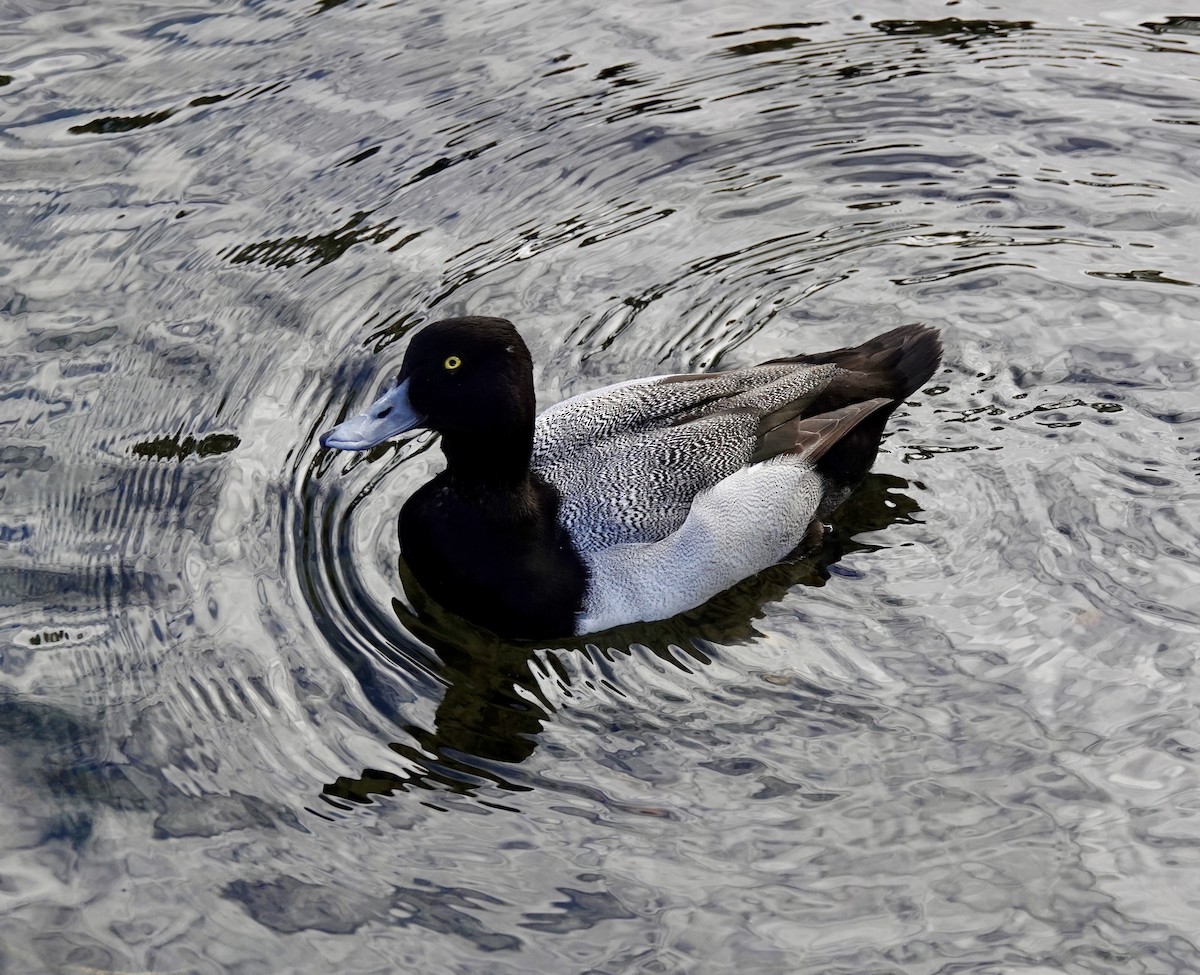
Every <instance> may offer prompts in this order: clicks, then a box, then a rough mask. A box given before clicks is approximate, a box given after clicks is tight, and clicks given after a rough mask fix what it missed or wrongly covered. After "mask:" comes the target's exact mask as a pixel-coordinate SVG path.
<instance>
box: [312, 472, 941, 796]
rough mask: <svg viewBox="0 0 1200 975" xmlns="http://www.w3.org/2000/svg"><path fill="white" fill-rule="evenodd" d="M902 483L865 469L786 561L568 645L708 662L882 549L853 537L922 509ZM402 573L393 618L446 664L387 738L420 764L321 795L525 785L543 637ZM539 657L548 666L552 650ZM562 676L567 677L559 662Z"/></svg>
mask: <svg viewBox="0 0 1200 975" xmlns="http://www.w3.org/2000/svg"><path fill="white" fill-rule="evenodd" d="M909 486H910V482H908V481H906V480H904V479H903V478H900V477H895V476H894V475H891V474H868V475H867V477H866V478H865V479H864V480H863V482H862V484H861V485H860V486H859V488H858V489H857V490H856V491H855V492H854V494H853V495H851V497H850V498H849V499H847V501H846V502H845V503H844V504H843V505H842V506H841V508H839V509H838V511H837V512H836V513H835V516H834V518H833V525H832V530H830V531H826V532H825V534H824V536H823V538H822V539H821V540H820V542H819V543H818V544H817V546H816V547H814V548H813V549H812V550H810V551H807V552H800V553H797V557H796V558H795V559H793V560H792V561H790V562H787V563H784V564H781V565H777V566H774V567H772V568H770V569H768V570H767V571H765V572H761V573H759V574H758V575H757V576H754V577H753V578H751V579H747V580H745V581H744V582H742V583H741V584H739V585H737V586H735V587H734V588H733V589H730V590H728V591H727V592H724V593H721V594H720V595H719V596H717V597H715V598H714V599H711V600H709V601H708V602H707V603H705V604H704V605H703V606H700V607H698V608H697V609H695V610H692V611H691V612H688V613H684V614H683V615H681V616H678V617H675V618H674V619H671V620H664V621H662V622H657V623H636V624H629V625H627V626H623V627H619V628H617V629H613V630H609V631H607V632H606V633H603V634H600V635H598V636H593V637H573V638H571V640H570V642H568V643H566V644H565V648H566V649H569V650H574V652H578V653H591V652H594V651H595V649H596V647H600V648H611V647H617V648H620V647H628V646H630V645H631V644H634V643H636V644H640V645H641V646H643V647H646V648H648V649H649V650H650V651H651V652H653V653H655V654H657V655H658V656H660V657H662V658H663V659H664V660H666V661H668V662H670V663H671V664H672V665H675V666H680V665H681V661H680V654H681V653H682V654H686V655H687V658H688V659H689V660H691V661H694V662H695V664H696V665H697V666H704V665H706V664H707V663H708V662H709V660H708V657H707V656H705V654H704V652H703V650H702V649H701V648H702V647H703V646H704V644H705V643H717V644H724V645H736V644H739V643H746V642H749V641H751V640H753V639H754V638H755V637H757V636H758V635H759V634H758V631H757V630H756V629H755V628H754V621H755V620H756V619H757V618H759V617H761V616H762V615H763V609H762V607H763V606H764V605H765V604H766V603H769V602H772V601H774V600H778V599H780V598H781V597H782V596H783V595H784V594H785V593H786V592H787V591H788V590H789V589H791V588H793V587H795V586H798V585H800V586H822V585H824V584H825V582H826V580H827V579H829V577H830V567H831V566H833V565H835V564H836V563H837V562H838V561H839V560H840V559H842V558H843V557H845V556H846V555H849V554H851V553H853V552H861V551H870V550H873V549H877V548H880V547H881V546H879V545H871V544H867V543H864V542H861V541H858V540H857V537H858V536H860V535H863V534H866V533H868V532H874V531H880V530H882V529H885V528H887V527H889V526H890V525H894V524H896V523H898V522H912V521H915V520H916V517H915V516H916V515H917V514H918V512H920V511H921V507H920V505H918V504H917V502H916V501H915V500H914V499H913V498H912V497H910V496H909V495H908V494H906V493H905V491H906V490H907V489H908V488H909ZM401 576H402V581H403V583H404V587H405V592H406V593H408V594H409V595H410V596H411V597H412V598H413V602H414V605H415V606H416V607H417V612H416V613H414V612H413V611H412V610H410V609H409V608H408V607H407V606H406V605H405V604H404V603H402V602H401V601H400V600H393V603H392V606H393V609H394V611H395V612H396V615H397V617H398V618H399V620H400V622H401V624H403V626H404V627H405V628H406V629H408V630H409V631H410V632H411V633H413V634H414V635H415V636H417V637H418V638H419V639H420V640H422V641H423V642H424V643H425V644H426V645H427V646H429V647H431V648H432V649H433V650H434V651H436V652H437V654H438V656H439V658H440V659H441V661H442V666H443V671H442V675H441V676H442V678H443V679H444V680H445V682H446V684H447V689H446V693H445V696H444V697H443V698H442V702H441V704H440V705H439V706H438V709H437V716H436V728H435V730H432V731H430V730H427V729H425V728H419V727H415V726H409V727H407V728H406V729H405V730H406V731H407V732H408V733H409V734H410V735H411V736H412V740H411V741H410V742H395V743H393V744H392V745H391V746H390V747H391V748H392V750H393V751H395V752H397V753H398V754H399V755H401V756H402V757H403V758H405V759H406V760H407V761H408V762H409V763H411V764H412V765H413V766H414V767H415V768H416V769H418V770H419V771H416V772H413V773H411V774H408V775H402V774H398V773H395V772H387V771H378V770H373V769H366V770H364V771H363V773H362V774H361V775H360V776H358V777H357V778H349V777H342V778H339V779H338V780H337V781H336V782H333V783H331V784H329V785H326V786H325V788H324V789H323V790H322V793H323V796H324V798H325V799H326V800H327V801H329V802H331V803H332V804H334V805H341V804H342V803H341V802H340V801H345V802H350V803H366V802H370V801H371V796H376V795H391V794H392V793H394V792H398V791H409V790H413V789H428V790H435V791H446V790H449V791H453V792H458V793H470V792H472V791H473V790H474V789H476V788H477V787H479V786H480V785H483V784H486V783H492V784H495V785H499V786H501V787H502V788H505V789H509V790H512V791H525V790H527V789H528V788H529V787H528V786H526V785H523V784H522V783H521V782H520V781H519V776H516V775H513V774H511V773H512V771H513V769H512V767H513V766H516V765H519V764H520V763H521V762H522V761H524V760H525V759H526V758H528V757H529V755H530V754H531V753H532V752H533V750H534V749H535V748H536V747H537V736H538V734H539V732H540V731H541V730H542V724H543V722H544V721H545V720H546V718H547V717H548V716H549V715H550V714H551V713H552V711H553V706H552V705H551V703H550V702H549V701H548V700H546V698H545V695H544V694H543V692H542V689H541V687H540V685H539V683H538V681H537V679H536V678H535V676H534V674H533V671H532V670H531V667H530V664H531V658H532V657H533V656H534V654H535V653H536V652H537V651H538V650H540V649H543V648H545V647H546V646H547V644H546V643H545V642H544V641H543V642H537V643H517V642H513V641H503V640H500V639H499V638H498V637H496V636H494V635H493V634H491V633H489V632H488V631H486V630H482V629H479V628H478V627H474V626H472V625H471V624H470V623H467V622H466V621H464V620H461V619H459V618H457V617H453V616H451V615H449V614H447V613H445V612H444V611H442V610H441V609H440V608H439V607H438V606H436V605H435V604H432V603H429V602H428V601H427V600H423V599H422V598H421V596H420V588H419V587H418V586H417V585H416V583H415V581H414V580H413V579H412V577H411V575H409V574H408V573H407V571H406V569H405V567H404V566H403V564H402V565H401ZM545 656H546V658H547V659H548V660H549V661H550V663H551V664H553V662H554V660H555V658H554V655H553V654H548V655H545ZM559 676H560V678H561V679H562V680H563V681H564V682H566V681H567V680H569V678H568V675H567V674H566V673H565V671H563V670H560V671H559Z"/></svg>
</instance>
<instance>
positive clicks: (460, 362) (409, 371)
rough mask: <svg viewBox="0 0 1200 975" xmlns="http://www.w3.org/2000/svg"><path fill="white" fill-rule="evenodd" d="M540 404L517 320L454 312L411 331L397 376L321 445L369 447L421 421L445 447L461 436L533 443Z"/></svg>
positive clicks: (349, 447) (356, 448)
mask: <svg viewBox="0 0 1200 975" xmlns="http://www.w3.org/2000/svg"><path fill="white" fill-rule="evenodd" d="M534 412H535V401H534V392H533V364H532V360H531V359H530V356H529V349H528V348H527V347H526V345H525V342H524V341H523V340H522V339H521V336H520V334H519V333H518V332H517V330H516V329H515V328H514V327H513V324H512V322H509V321H506V320H505V319H503V318H481V317H470V318H448V319H445V320H444V321H440V322H434V323H432V324H431V325H427V326H425V328H423V329H421V331H419V332H418V333H417V334H416V335H415V336H413V339H412V342H410V343H409V346H408V351H407V352H405V354H404V362H403V363H402V364H401V366H400V373H399V375H398V376H397V377H396V381H395V383H394V384H392V385H391V386H389V387H388V389H387V390H386V391H385V392H384V393H383V394H382V395H381V396H380V397H379V398H378V399H377V400H375V402H374V403H372V404H371V405H370V407H368V408H367V409H366V410H365V411H364V412H363V413H360V414H359V415H358V416H355V417H351V418H350V419H349V420H346V421H345V422H344V423H340V424H338V425H337V426H336V427H334V428H333V429H332V430H330V431H329V432H328V433H326V434H324V435H323V436H322V437H321V446H322V447H331V448H334V449H336V450H367V449H368V448H370V447H374V446H375V445H376V444H379V443H382V442H383V441H385V440H388V439H390V438H391V437H395V436H398V435H400V434H402V433H405V432H407V431H409V430H415V429H417V428H423V429H426V430H435V431H437V432H438V433H440V434H442V436H443V438H444V439H443V447H444V449H445V448H446V447H447V446H449V444H450V443H452V442H453V441H455V440H460V439H465V440H470V441H473V442H478V441H485V442H486V441H488V440H494V439H495V438H501V439H503V440H508V439H510V438H512V437H514V436H515V437H517V438H518V439H520V440H522V441H524V440H528V441H529V443H530V444H532V438H533V417H534Z"/></svg>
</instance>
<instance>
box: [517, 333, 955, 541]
mask: <svg viewBox="0 0 1200 975" xmlns="http://www.w3.org/2000/svg"><path fill="white" fill-rule="evenodd" d="M939 355H940V345H939V343H938V341H937V333H936V332H935V331H934V330H933V329H929V328H927V327H925V326H922V325H909V326H904V327H902V328H899V329H894V330H893V331H891V332H888V333H885V334H884V335H880V336H878V337H876V338H875V339H872V340H871V341H869V342H867V343H864V344H863V345H861V346H857V347H855V348H850V349H837V350H834V351H831V352H828V353H824V354H821V355H816V356H808V357H797V358H794V359H781V360H775V361H773V362H769V363H764V364H762V365H759V366H752V367H749V368H745V369H738V370H733V371H730V372H721V373H710V374H707V375H696V376H657V377H653V378H650V379H639V380H632V381H629V382H624V383H619V384H617V385H614V386H607V387H604V388H602V389H598V390H594V391H592V392H590V393H584V394H582V395H580V396H576V397H573V398H572V399H569V400H565V401H564V402H562V403H559V404H558V405H557V406H554V407H551V408H550V409H548V410H547V411H545V412H544V413H542V414H541V415H540V416H539V417H538V420H537V426H536V430H535V434H534V454H533V468H534V470H535V471H537V472H538V473H539V474H541V475H542V477H544V478H545V479H546V480H547V481H548V482H549V483H550V484H552V485H553V486H554V487H555V488H556V489H557V490H558V492H559V494H560V496H561V502H560V513H559V520H560V523H561V524H562V525H563V527H564V528H565V529H566V530H567V531H568V533H569V534H570V536H571V537H572V539H573V540H574V541H575V544H576V545H577V547H578V548H579V550H580V551H581V552H582V553H585V554H586V553H588V552H595V551H600V550H603V549H606V548H608V547H610V546H613V545H620V544H627V543H637V542H657V541H660V540H662V539H664V538H666V537H667V536H668V535H669V534H671V532H673V531H675V530H676V529H678V528H679V527H680V526H681V525H682V524H683V522H684V520H685V519H686V518H687V515H688V512H689V511H690V510H691V506H692V502H693V500H694V499H695V498H696V496H697V495H699V494H701V493H703V492H705V491H709V490H711V489H712V488H714V487H715V486H716V485H717V484H719V483H720V482H721V481H723V480H725V479H726V478H728V477H730V476H731V475H733V474H734V473H736V472H737V471H739V470H741V469H742V468H744V467H746V466H747V465H749V464H751V463H756V462H760V461H763V460H767V459H769V458H771V457H774V456H776V455H781V454H795V453H796V452H797V449H798V448H797V445H796V436H795V434H796V424H797V423H800V422H802V421H804V420H808V419H812V418H815V417H818V416H820V415H822V414H827V413H832V412H833V411H837V410H842V409H844V408H845V407H849V406H853V405H854V404H856V403H863V402H866V401H868V400H874V399H880V398H882V399H886V400H891V401H893V402H892V403H891V404H890V405H889V406H887V407H884V408H875V409H873V410H871V411H869V414H870V415H864V417H863V418H862V419H861V422H858V423H856V424H854V425H851V426H850V427H849V428H848V429H846V431H845V438H846V443H845V447H844V449H839V446H838V445H836V444H835V445H833V446H832V447H831V446H830V445H829V444H825V445H824V446H823V448H822V449H823V460H822V464H823V466H824V470H823V471H822V476H825V477H826V478H827V480H829V481H831V482H836V486H837V487H838V488H840V487H841V486H842V485H849V484H852V483H853V482H855V481H857V480H858V479H859V478H861V476H862V474H863V473H865V472H866V470H867V469H868V468H869V467H870V465H871V463H872V462H873V461H874V458H875V453H876V450H877V448H878V443H879V438H880V436H881V435H882V432H883V426H884V424H885V423H886V421H887V417H888V416H889V415H890V414H891V411H892V409H894V407H895V405H896V404H897V402H898V401H899V400H900V399H902V398H904V397H905V396H908V395H911V393H912V392H914V391H915V390H916V389H917V388H919V386H920V385H921V384H922V383H924V382H925V381H926V380H927V379H928V378H929V375H930V374H931V373H932V371H933V368H934V367H935V366H936V363H937V361H938V357H939ZM856 429H857V431H858V432H855V430H856ZM830 486H833V485H830Z"/></svg>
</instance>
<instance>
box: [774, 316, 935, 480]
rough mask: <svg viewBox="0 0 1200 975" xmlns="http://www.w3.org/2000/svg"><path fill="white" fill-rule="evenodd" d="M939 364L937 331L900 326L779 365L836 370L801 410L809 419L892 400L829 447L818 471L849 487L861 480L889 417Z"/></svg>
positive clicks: (917, 325)
mask: <svg viewBox="0 0 1200 975" xmlns="http://www.w3.org/2000/svg"><path fill="white" fill-rule="evenodd" d="M941 359H942V343H941V340H940V339H939V337H938V331H937V329H935V328H931V327H930V326H928V325H921V324H913V325H901V326H900V327H899V328H894V329H892V330H891V331H890V332H884V333H883V334H882V335H876V336H875V337H874V338H873V339H868V340H867V341H866V342H864V343H863V344H862V345H856V346H854V347H853V348H847V349H834V350H833V351H831V352H818V353H816V354H815V355H805V356H796V357H795V358H793V359H783V360H779V361H781V362H805V363H813V364H818V363H832V364H833V365H834V366H836V367H837V369H836V370H835V372H834V374H833V377H832V378H831V379H830V382H829V385H828V386H826V387H825V389H824V390H822V392H821V394H820V395H819V396H818V397H817V399H816V400H815V401H814V402H813V403H812V405H811V406H810V407H809V408H808V409H807V410H806V411H805V412H806V413H807V414H808V415H810V416H811V415H814V414H821V413H829V412H832V411H834V410H840V409H843V408H844V407H847V406H850V405H852V404H854V403H862V402H864V401H866V400H872V399H878V398H883V399H887V400H891V403H890V405H888V406H885V407H883V408H881V409H877V410H875V411H874V412H872V414H871V415H870V416H868V417H866V419H864V420H863V421H862V422H861V423H859V424H858V425H857V426H856V427H855V428H854V429H853V430H851V431H850V432H849V433H848V434H847V435H846V436H845V437H843V438H842V439H841V440H839V441H838V442H837V443H836V444H834V445H833V446H832V447H831V448H830V449H829V450H828V452H827V453H826V454H825V456H824V457H822V458H821V460H820V461H818V463H817V469H818V470H819V471H821V473H822V474H823V475H824V476H825V477H826V478H827V479H829V480H830V481H832V482H834V483H836V484H838V485H842V486H852V485H854V484H856V483H857V482H858V481H859V480H861V479H862V477H863V475H864V474H866V473H867V471H868V470H870V468H871V465H872V464H873V463H874V462H875V455H876V453H877V452H878V450H879V441H880V440H881V439H882V437H883V430H884V426H885V425H886V424H887V421H888V418H889V417H890V416H891V415H892V413H893V412H894V411H895V409H896V407H898V406H899V405H900V403H901V402H902V401H903V400H905V399H907V398H908V397H910V396H912V394H913V393H915V392H916V391H917V390H918V389H920V388H921V387H922V386H923V385H925V383H927V382H928V381H929V379H930V377H931V376H932V375H933V373H934V370H935V369H937V367H938V363H940V362H941Z"/></svg>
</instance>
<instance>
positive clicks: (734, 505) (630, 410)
mask: <svg viewBox="0 0 1200 975" xmlns="http://www.w3.org/2000/svg"><path fill="white" fill-rule="evenodd" d="M940 358H941V344H940V342H939V340H938V334H937V331H936V330H935V329H932V328H929V327H928V326H925V325H905V326H903V327H901V328H896V329H893V330H892V331H890V332H887V333H885V334H883V335H879V336H877V337H876V338H873V339H871V340H870V341H868V342H865V343H864V344H862V345H860V346H857V347H854V348H846V349H837V350H834V351H832V352H825V353H820V354H817V355H800V356H794V357H791V358H787V359H774V360H771V361H770V362H764V363H762V364H761V365H757V366H751V367H748V368H745V369H735V370H732V371H729V372H718V373H707V374H697V375H684V376H655V377H653V378H650V379H633V380H630V381H628V382H623V383H617V384H616V385H613V386H606V387H604V388H602V389H597V390H594V391H592V392H588V393H582V394H580V395H578V396H574V397H572V398H571V399H568V400H565V401H564V402H562V403H559V404H558V405H557V406H553V407H551V408H550V409H548V410H546V411H545V412H543V413H542V414H540V415H535V405H534V390H533V362H532V359H531V357H530V355H529V349H528V348H527V347H526V345H525V342H524V341H523V340H522V339H521V336H520V335H519V334H518V332H517V330H516V329H515V328H514V327H513V325H512V323H511V322H508V321H506V320H504V319H501V318H482V317H468V318H454V319H447V320H445V321H440V322H434V323H433V324H431V325H428V326H426V327H425V328H423V329H422V330H421V331H419V332H418V333H417V334H416V335H414V337H413V339H412V341H411V343H410V344H409V347H408V350H407V352H406V353H405V356H404V362H403V364H402V365H401V368H400V373H399V375H398V376H397V378H396V382H395V384H394V385H392V386H391V388H389V389H388V390H387V391H386V392H385V393H384V394H383V395H382V396H381V397H380V398H379V399H377V400H376V401H375V402H374V403H373V404H372V405H371V407H370V408H369V409H368V410H367V411H366V412H364V413H362V414H361V415H359V416H356V417H353V418H352V419H349V420H346V421H345V422H344V423H342V424H340V425H338V426H337V427H335V428H334V429H333V430H330V431H329V432H328V433H326V434H325V435H324V436H323V437H322V438H321V444H322V446H324V447H331V448H336V449H339V450H366V449H367V448H369V447H373V446H375V445H376V444H378V443H380V442H382V441H384V440H386V439H388V438H390V437H395V436H397V435H399V434H402V433H405V432H406V431H409V430H413V429H416V428H424V429H427V430H434V431H436V432H437V433H439V434H441V446H442V452H443V453H444V454H445V455H446V469H445V470H444V471H443V472H442V473H440V474H438V475H437V476H436V477H435V478H434V479H433V480H432V481H430V482H429V483H428V484H425V485H423V486H422V487H421V488H419V489H418V490H417V491H416V493H415V494H413V496H412V497H411V498H410V499H409V500H408V501H407V502H406V503H405V504H404V506H403V508H402V509H401V512H400V544H401V546H402V548H403V551H404V556H405V559H406V560H407V562H408V564H409V567H410V568H411V570H412V573H413V575H414V576H415V577H416V579H417V581H418V582H419V583H420V584H421V586H422V587H423V588H424V589H425V590H426V592H427V593H428V595H429V596H430V597H432V598H433V599H435V600H437V601H438V602H439V603H440V604H441V605H443V606H445V607H446V608H447V609H449V610H451V611H453V612H455V613H457V614H459V615H460V616H463V617H465V618H467V619H469V620H471V621H473V622H475V623H478V624H480V625H482V626H485V627H487V628H489V629H491V630H492V631H494V632H495V633H497V634H498V635H500V636H507V637H550V636H567V635H577V634H584V633H592V632H596V631H598V630H603V629H608V628H609V627H612V626H617V625H620V624H623V623H630V622H635V621H640V620H656V619H666V618H667V617H670V616H674V615H675V614H677V613H681V612H684V611H685V610H688V609H691V608H693V607H695V606H699V605H700V604H701V603H703V602H705V601H706V600H708V599H709V598H711V597H712V596H715V595H716V594H717V593H719V592H722V591H723V590H725V589H727V588H729V587H730V586H732V585H734V584H735V583H737V582H739V581H741V580H742V579H745V578H748V577H749V576H751V575H754V574H755V573H757V572H760V571H761V570H763V569H765V568H767V567H768V566H771V565H774V564H775V563H777V562H780V561H782V560H783V559H785V558H786V557H787V556H788V555H789V554H790V553H791V552H793V551H794V550H796V549H797V547H799V546H800V545H801V544H802V543H803V542H804V541H805V539H806V537H808V538H810V539H811V538H813V537H814V534H815V537H817V538H819V537H820V530H821V523H820V519H821V518H823V517H824V516H825V515H827V514H828V513H829V512H830V511H832V509H833V508H834V507H836V506H837V505H838V504H840V503H841V501H843V500H844V499H845V497H846V495H847V494H848V493H849V492H850V490H851V488H852V487H853V486H854V485H855V484H856V483H857V482H858V481H859V480H860V479H861V478H862V476H863V475H864V474H866V472H867V470H868V469H869V468H870V467H871V464H872V463H873V462H874V460H875V454H876V452H877V450H878V448H879V441H880V438H881V437H882V435H883V429H884V424H885V423H886V422H887V419H888V417H889V416H890V415H891V414H892V411H893V410H895V408H896V407H897V406H898V405H899V403H900V402H901V401H902V400H903V399H905V398H906V397H908V396H911V395H912V394H913V393H914V392H915V391H916V390H917V389H919V388H920V387H921V386H922V385H923V384H924V383H925V382H926V381H927V380H928V379H929V377H930V376H931V375H932V374H933V371H934V369H935V368H936V367H937V364H938V362H939V360H940Z"/></svg>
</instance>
